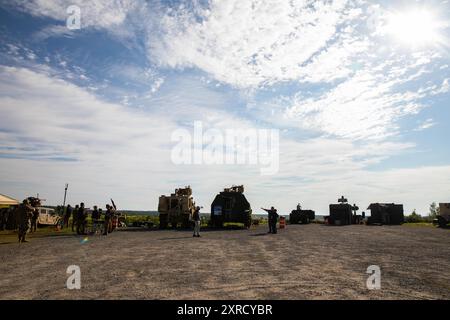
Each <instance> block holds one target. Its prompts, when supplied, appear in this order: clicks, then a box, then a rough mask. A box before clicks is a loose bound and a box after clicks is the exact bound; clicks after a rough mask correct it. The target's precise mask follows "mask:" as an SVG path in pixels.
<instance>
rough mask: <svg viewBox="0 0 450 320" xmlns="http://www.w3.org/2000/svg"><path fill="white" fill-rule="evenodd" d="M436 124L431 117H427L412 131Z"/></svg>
mask: <svg viewBox="0 0 450 320" xmlns="http://www.w3.org/2000/svg"><path fill="white" fill-rule="evenodd" d="M435 125H436V122H435V121H434V120H433V119H427V120H425V121H423V122H422V124H420V125H419V126H418V127H417V128H416V129H414V131H423V130H426V129H429V128H432V127H434V126H435Z"/></svg>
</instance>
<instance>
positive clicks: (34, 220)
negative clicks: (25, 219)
mask: <svg viewBox="0 0 450 320" xmlns="http://www.w3.org/2000/svg"><path fill="white" fill-rule="evenodd" d="M38 219H39V209H38V208H34V210H33V213H32V215H31V230H30V232H31V233H33V232H36V229H37V223H38Z"/></svg>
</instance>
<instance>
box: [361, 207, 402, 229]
mask: <svg viewBox="0 0 450 320" xmlns="http://www.w3.org/2000/svg"><path fill="white" fill-rule="evenodd" d="M367 210H370V217H368V218H367V224H369V225H373V224H378V225H400V224H403V222H404V219H405V216H404V213H403V205H402V204H395V203H372V204H371V205H370V206H369V207H368V208H367Z"/></svg>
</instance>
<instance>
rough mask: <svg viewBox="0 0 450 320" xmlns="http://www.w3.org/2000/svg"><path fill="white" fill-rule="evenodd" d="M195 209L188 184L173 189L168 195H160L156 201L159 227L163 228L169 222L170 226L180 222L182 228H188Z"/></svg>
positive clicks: (174, 226)
mask: <svg viewBox="0 0 450 320" xmlns="http://www.w3.org/2000/svg"><path fill="white" fill-rule="evenodd" d="M194 210H195V202H194V199H193V197H192V189H191V187H190V186H187V187H185V188H179V189H175V193H172V194H171V195H170V196H164V195H162V196H160V197H159V203H158V212H159V227H160V228H161V229H165V228H167V227H168V225H169V223H170V225H171V226H172V228H176V227H177V226H178V224H181V226H182V228H188V227H189V226H190V221H191V218H192V214H193V213H194Z"/></svg>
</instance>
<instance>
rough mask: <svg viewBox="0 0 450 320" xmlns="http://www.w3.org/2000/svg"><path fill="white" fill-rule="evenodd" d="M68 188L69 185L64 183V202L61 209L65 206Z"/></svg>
mask: <svg viewBox="0 0 450 320" xmlns="http://www.w3.org/2000/svg"><path fill="white" fill-rule="evenodd" d="M68 188H69V184H68V183H66V186H65V187H64V202H63V208H64V207H65V206H66V196H67V189H68Z"/></svg>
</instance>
